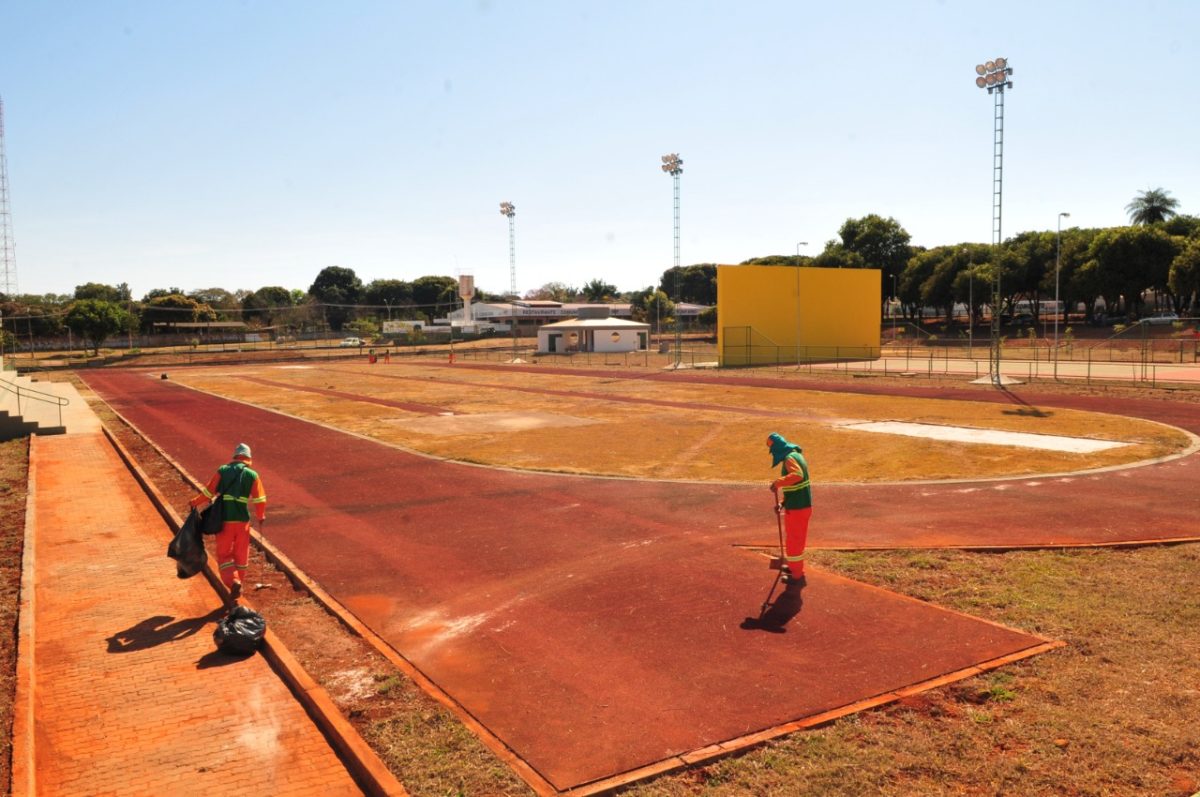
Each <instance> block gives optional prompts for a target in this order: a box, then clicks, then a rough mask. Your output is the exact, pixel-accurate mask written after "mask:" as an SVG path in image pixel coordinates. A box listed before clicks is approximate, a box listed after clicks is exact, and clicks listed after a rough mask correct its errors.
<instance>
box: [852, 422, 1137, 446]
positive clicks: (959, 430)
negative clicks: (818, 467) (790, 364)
mask: <svg viewBox="0 0 1200 797" xmlns="http://www.w3.org/2000/svg"><path fill="white" fill-rule="evenodd" d="M842 428H843V429H853V430H854V431H856V432H877V433H879V434H899V435H905V436H907V437H924V438H928V439H930V440H945V441H947V442H952V443H977V444H981V445H991V446H1018V447H1020V448H1038V449H1042V450H1044V451H1066V452H1069V453H1072V454H1093V453H1095V452H1097V451H1107V450H1108V449H1110V448H1119V447H1121V446H1124V445H1128V443H1120V442H1116V441H1113V440H1092V439H1089V438H1086V437H1061V436H1059V435H1052V434H1029V433H1028V432H1003V431H998V430H996V429H973V428H970V427H966V426H937V425H935V424H929V423H904V422H902V421H873V422H869V423H854V424H848V425H846V426H843V427H842Z"/></svg>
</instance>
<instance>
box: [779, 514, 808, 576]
mask: <svg viewBox="0 0 1200 797" xmlns="http://www.w3.org/2000/svg"><path fill="white" fill-rule="evenodd" d="M811 517H812V507H811V506H809V507H805V508H804V509H788V510H786V511H785V512H784V513H783V529H784V531H786V532H787V545H786V550H787V557H786V558H785V560H784V561H786V562H787V566H788V569H789V570H791V571H792V574H793V575H797V576H802V575H804V547H805V546H806V545H807V544H808V521H809V519H810V518H811Z"/></svg>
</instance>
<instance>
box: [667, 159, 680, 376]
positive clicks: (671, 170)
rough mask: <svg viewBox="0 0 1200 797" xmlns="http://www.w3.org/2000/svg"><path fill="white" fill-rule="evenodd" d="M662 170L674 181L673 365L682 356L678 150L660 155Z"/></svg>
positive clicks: (676, 363)
mask: <svg viewBox="0 0 1200 797" xmlns="http://www.w3.org/2000/svg"><path fill="white" fill-rule="evenodd" d="M662 170H663V171H664V172H666V173H667V174H669V175H671V177H672V178H673V179H674V182H675V286H674V290H675V367H676V368H678V367H679V360H680V358H681V357H682V356H683V351H682V349H683V328H682V327H681V326H680V318H679V175H681V174H683V158H680V157H679V153H678V152H672V153H670V154H669V155H663V156H662Z"/></svg>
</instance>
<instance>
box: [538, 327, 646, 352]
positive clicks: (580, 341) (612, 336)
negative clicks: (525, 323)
mask: <svg viewBox="0 0 1200 797" xmlns="http://www.w3.org/2000/svg"><path fill="white" fill-rule="evenodd" d="M551 335H558V336H559V338H558V343H557V345H556V346H555V348H554V353H555V354H561V353H563V352H568V351H594V352H599V353H606V352H607V353H622V352H631V351H645V350H646V349H648V348H649V345H650V330H649V328H645V329H640V328H633V329H629V328H621V329H603V328H600V329H563V328H561V327H559V328H555V327H542V328H541V329H539V330H538V347H537V350H538V353H539V354H549V353H550V336H551ZM572 335H575V336H576V337H575V338H572V337H571V336H572Z"/></svg>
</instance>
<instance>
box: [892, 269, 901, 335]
mask: <svg viewBox="0 0 1200 797" xmlns="http://www.w3.org/2000/svg"><path fill="white" fill-rule="evenodd" d="M898 304H900V290H899V289H898V288H897V287H896V275H895V274H893V275H892V301H891V302H890V305H891V311H892V343H895V342H896V310H897V308H896V305H898Z"/></svg>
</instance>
